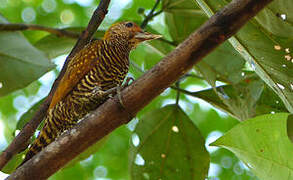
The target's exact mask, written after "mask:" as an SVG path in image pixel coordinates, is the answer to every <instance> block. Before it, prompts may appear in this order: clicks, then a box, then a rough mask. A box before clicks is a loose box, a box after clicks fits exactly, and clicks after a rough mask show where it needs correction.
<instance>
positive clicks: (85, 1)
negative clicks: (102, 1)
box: [75, 0, 93, 6]
mask: <svg viewBox="0 0 293 180" xmlns="http://www.w3.org/2000/svg"><path fill="white" fill-rule="evenodd" d="M75 2H76V3H77V4H79V5H80V6H90V5H91V4H92V3H93V0H75Z"/></svg>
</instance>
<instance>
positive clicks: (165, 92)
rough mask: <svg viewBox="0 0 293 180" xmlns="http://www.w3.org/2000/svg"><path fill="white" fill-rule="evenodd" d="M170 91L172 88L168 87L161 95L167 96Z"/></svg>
mask: <svg viewBox="0 0 293 180" xmlns="http://www.w3.org/2000/svg"><path fill="white" fill-rule="evenodd" d="M170 92H171V89H170V88H167V89H165V90H164V91H163V92H162V93H161V94H160V95H161V96H167V95H169V94H170Z"/></svg>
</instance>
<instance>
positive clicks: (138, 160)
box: [134, 154, 145, 166]
mask: <svg viewBox="0 0 293 180" xmlns="http://www.w3.org/2000/svg"><path fill="white" fill-rule="evenodd" d="M134 163H135V164H136V165H138V166H143V165H144V163H145V161H144V159H143V158H142V156H141V155H140V154H137V155H136V158H135V161H134Z"/></svg>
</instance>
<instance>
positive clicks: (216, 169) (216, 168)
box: [208, 163, 222, 177]
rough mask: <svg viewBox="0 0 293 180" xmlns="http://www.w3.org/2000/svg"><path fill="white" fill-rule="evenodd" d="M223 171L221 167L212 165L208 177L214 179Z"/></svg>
mask: <svg viewBox="0 0 293 180" xmlns="http://www.w3.org/2000/svg"><path fill="white" fill-rule="evenodd" d="M221 171H222V168H221V166H219V165H218V164H215V163H210V168H209V173H208V176H212V177H215V176H218V175H219V174H220V173H221Z"/></svg>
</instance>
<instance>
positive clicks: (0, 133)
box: [0, 120, 7, 179]
mask: <svg viewBox="0 0 293 180" xmlns="http://www.w3.org/2000/svg"><path fill="white" fill-rule="evenodd" d="M6 145H7V142H6V139H5V136H4V124H3V123H2V120H0V150H2V149H3V148H4V147H5V146H6ZM0 179H1V178H0Z"/></svg>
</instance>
